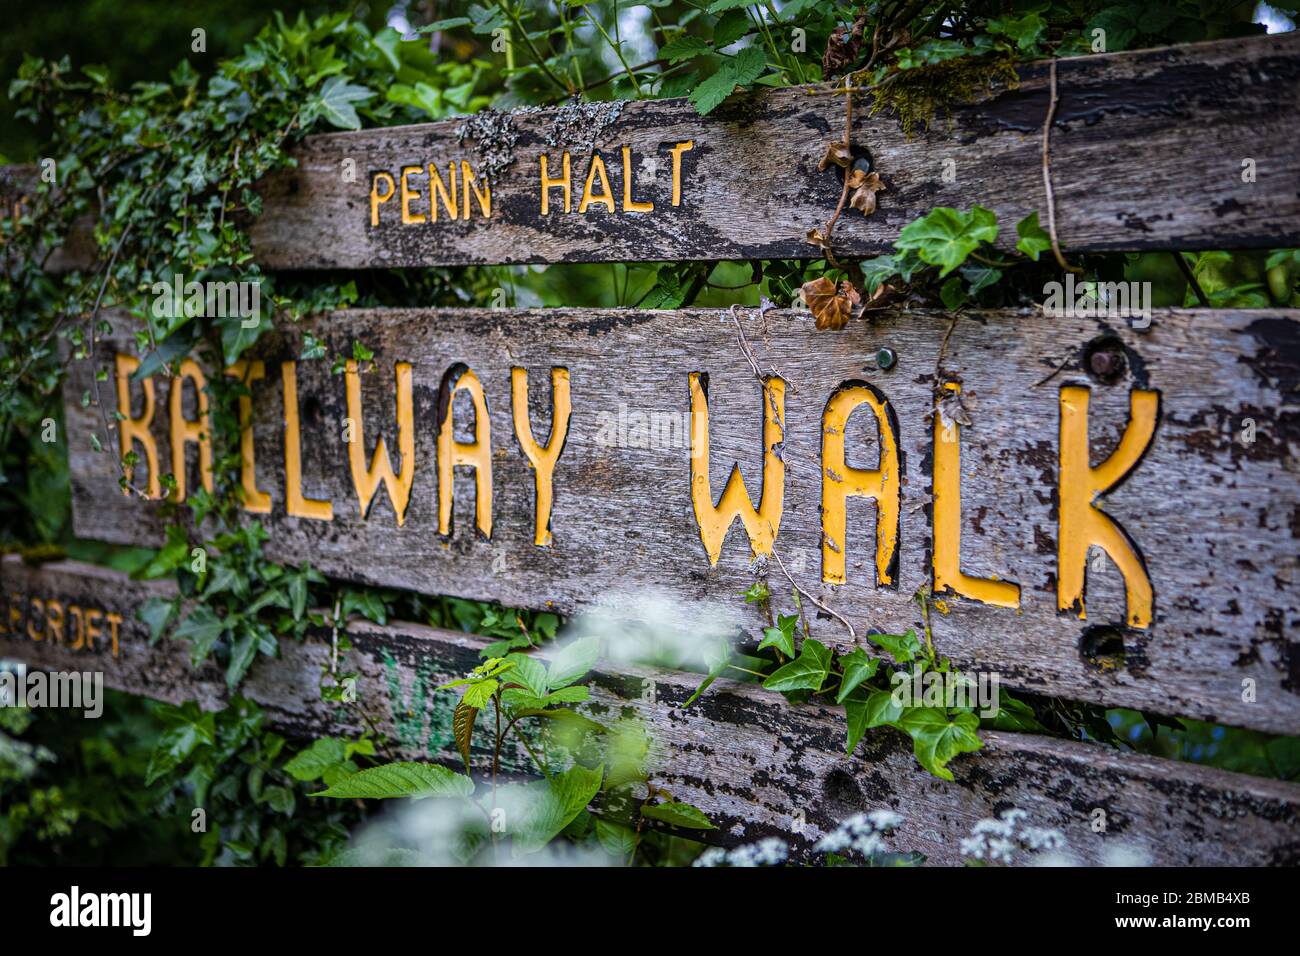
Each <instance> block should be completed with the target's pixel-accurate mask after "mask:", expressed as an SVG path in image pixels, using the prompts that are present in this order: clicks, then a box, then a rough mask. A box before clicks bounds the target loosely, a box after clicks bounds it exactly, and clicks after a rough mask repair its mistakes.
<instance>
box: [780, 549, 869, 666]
mask: <svg viewBox="0 0 1300 956" xmlns="http://www.w3.org/2000/svg"><path fill="white" fill-rule="evenodd" d="M771 554H772V557H773V558H775V559H776V564H777V567H779V568H780V569H781V573H782V574H784V575H785V579H786V580H787V581H789V582H790V587H792V588H794V589H795V590H796V591H798V592H799V593H800V594H802V595H803V596H804V597H806V598H807V599H808V600H809V601H811V602H812V603H813V604H814V605H816V606H817V607H819V608H821V609H822V610H823V611H825V612H826V613H827V614H829V615H830V616H831V617H833V618H835V619H836V620H837V621H839V622H840V623H841V624H843V625H844V626H845V627H847V628H848V629H849V638H850V639H851V640H852V641H853V643H854V644H856V643H858V632H857V631H855V630H854V629H853V625H852V624H850V623H849V619H848V618H846V617H845V616H844V615H843V614H840V613H839V612H838V611H833V610H831V609H830V608H829V607H827V606H826V605H825V604H823V603H822V602H821V601H819V600H817V599H816V598H815V597H813V596H812V595H811V594H809V593H808V592H807V591H805V590H804V589H803V588H801V587H799V585H798V584H796V583H795V580H794V578H792V577H790V572H789V571H787V570H786V569H785V562H784V561H782V560H781V556H780V555H779V554H777V553H776V546H775V545H774V546H773V547H772V551H771Z"/></svg>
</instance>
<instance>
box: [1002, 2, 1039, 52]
mask: <svg viewBox="0 0 1300 956" xmlns="http://www.w3.org/2000/svg"><path fill="white" fill-rule="evenodd" d="M1046 29H1047V24H1046V23H1045V22H1044V21H1043V18H1042V17H1040V16H1039V15H1038V12H1037V11H1030V12H1029V13H1026V14H1024V15H1022V16H1018V17H1017V16H1006V17H996V18H995V19H992V20H990V21H989V24H988V30H989V32H990V33H994V34H997V35H999V36H1004V37H1006V38H1007V39H1008V40H1012V41H1014V42H1015V44H1016V46H1018V47H1019V48H1020V49H1021V51H1023V52H1025V53H1029V52H1031V51H1033V50H1035V49H1037V47H1038V39H1039V37H1041V36H1042V35H1043V31H1044V30H1046Z"/></svg>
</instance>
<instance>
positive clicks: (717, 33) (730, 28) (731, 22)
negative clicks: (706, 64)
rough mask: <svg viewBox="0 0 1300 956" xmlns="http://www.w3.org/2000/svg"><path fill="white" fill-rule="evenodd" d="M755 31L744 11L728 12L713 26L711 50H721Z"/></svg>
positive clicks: (752, 23)
mask: <svg viewBox="0 0 1300 956" xmlns="http://www.w3.org/2000/svg"><path fill="white" fill-rule="evenodd" d="M754 30H755V27H754V21H753V20H751V19H750V18H749V14H747V13H746V12H745V11H744V10H728V11H727V12H726V13H724V14H723V15H722V16H720V17H718V22H717V23H715V24H714V25H713V48H714V49H715V50H721V49H722V48H723V47H728V46H731V44H733V43H735V42H736V41H737V40H739V39H740V38H741V37H745V36H748V35H749V34H751V33H753V32H754Z"/></svg>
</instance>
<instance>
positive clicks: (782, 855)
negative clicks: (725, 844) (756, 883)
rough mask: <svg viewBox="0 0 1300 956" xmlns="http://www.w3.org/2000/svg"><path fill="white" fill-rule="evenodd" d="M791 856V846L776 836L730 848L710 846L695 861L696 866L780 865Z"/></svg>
mask: <svg viewBox="0 0 1300 956" xmlns="http://www.w3.org/2000/svg"><path fill="white" fill-rule="evenodd" d="M789 856H790V848H789V847H788V846H786V845H785V843H783V842H782V841H781V840H779V839H778V838H776V837H766V838H765V839H762V840H759V841H758V842H757V843H745V844H743V845H741V846H737V847H732V848H731V849H730V850H726V849H723V848H722V847H720V846H713V847H709V848H708V849H707V850H705V851H704V852H703V853H701V854H700V855H699V857H698V858H697V859H696V861H695V865H696V866H780V865H781V864H782V863H784V862H785V861H786V860H787V859H788V858H789Z"/></svg>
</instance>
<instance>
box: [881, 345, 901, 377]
mask: <svg viewBox="0 0 1300 956" xmlns="http://www.w3.org/2000/svg"><path fill="white" fill-rule="evenodd" d="M897 364H898V354H897V353H896V352H895V351H894V350H893V349H891V348H888V347H886V348H882V349H880V350H879V351H878V352H876V368H878V369H880V370H881V371H882V372H888V371H889V370H890V369H891V368H893V367H894V366H895V365H897Z"/></svg>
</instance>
